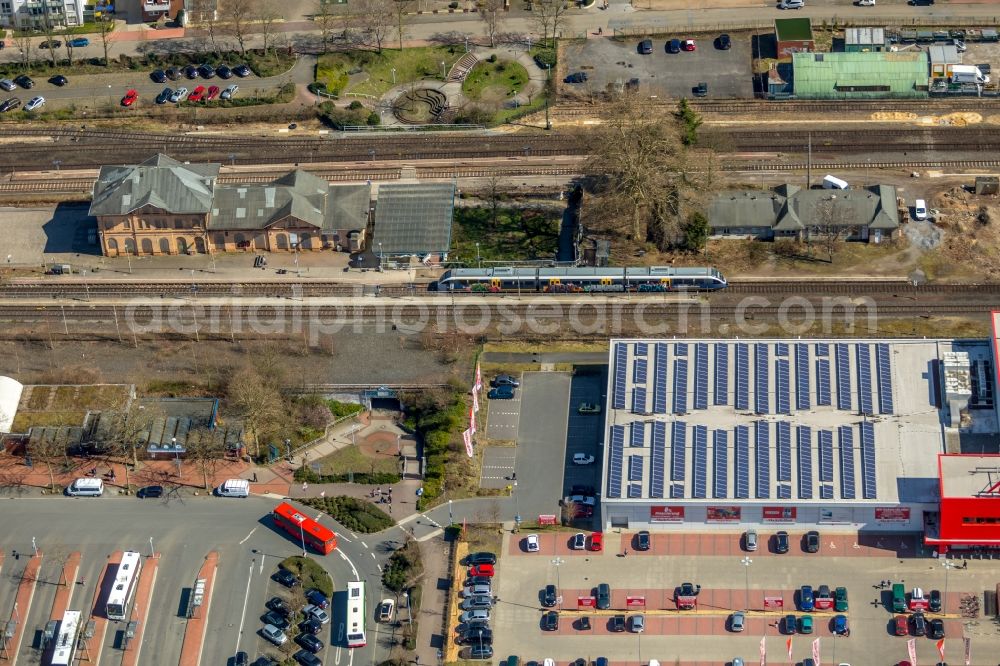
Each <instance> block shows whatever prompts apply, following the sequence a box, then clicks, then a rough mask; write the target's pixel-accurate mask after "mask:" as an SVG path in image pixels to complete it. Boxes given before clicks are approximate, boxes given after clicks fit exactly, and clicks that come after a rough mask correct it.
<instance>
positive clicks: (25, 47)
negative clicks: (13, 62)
mask: <svg viewBox="0 0 1000 666" xmlns="http://www.w3.org/2000/svg"><path fill="white" fill-rule="evenodd" d="M32 37H34V35H32V34H31V33H30V32H28V31H25V30H19V31H16V32H14V33H13V38H14V45H15V46H16V47H17V49H18V52H19V53H18V59H19V60H20V62H21V66H22V67H23V68H24V69H25V71H27V69H28V65H29V64H30V63H31V54H32V49H33V48H34V47H33V45H32Z"/></svg>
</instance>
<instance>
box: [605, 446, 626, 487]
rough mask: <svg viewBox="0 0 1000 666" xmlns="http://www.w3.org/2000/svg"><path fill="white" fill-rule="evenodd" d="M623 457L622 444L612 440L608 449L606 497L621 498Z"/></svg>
mask: <svg viewBox="0 0 1000 666" xmlns="http://www.w3.org/2000/svg"><path fill="white" fill-rule="evenodd" d="M623 455H624V450H623V447H622V443H621V442H616V441H615V440H614V439H612V441H611V446H610V447H609V448H608V497H621V496H622V476H623V470H622V465H623V464H624V461H623V460H622V456H623Z"/></svg>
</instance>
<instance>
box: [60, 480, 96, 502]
mask: <svg viewBox="0 0 1000 666" xmlns="http://www.w3.org/2000/svg"><path fill="white" fill-rule="evenodd" d="M66 494H67V495H69V496H71V497H100V496H101V495H103V494H104V481H102V480H100V479H88V478H83V479H77V480H75V481H74V482H73V483H71V484H69V488H67V489H66Z"/></svg>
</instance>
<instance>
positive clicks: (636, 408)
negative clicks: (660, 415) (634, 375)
mask: <svg viewBox="0 0 1000 666" xmlns="http://www.w3.org/2000/svg"><path fill="white" fill-rule="evenodd" d="M632 413H633V414H645V413H646V389H645V387H642V386H636V387H634V388H633V389H632Z"/></svg>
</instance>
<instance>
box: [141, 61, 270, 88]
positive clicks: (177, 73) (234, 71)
mask: <svg viewBox="0 0 1000 666" xmlns="http://www.w3.org/2000/svg"><path fill="white" fill-rule="evenodd" d="M251 73H252V72H251V71H250V67H249V66H247V65H246V64H243V65H237V66H236V67H229V65H219V66H218V67H213V66H212V65H209V64H208V63H206V64H204V65H188V66H186V67H168V68H167V69H157V70H155V71H153V72H151V73H150V75H149V78H151V79H153V82H154V83H166V82H167V80H170V81H179V80H180V79H182V78H186V79H189V80H194V79H197V78H198V77H201V78H203V79H213V78H215V77H216V76H218V77H219V78H220V79H231V78H233V76H238V77H240V78H241V79H242V78H246V77H248V76H250V74H251Z"/></svg>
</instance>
